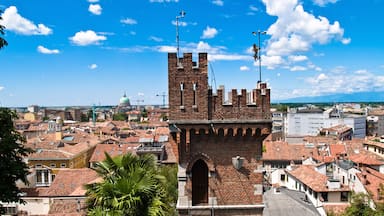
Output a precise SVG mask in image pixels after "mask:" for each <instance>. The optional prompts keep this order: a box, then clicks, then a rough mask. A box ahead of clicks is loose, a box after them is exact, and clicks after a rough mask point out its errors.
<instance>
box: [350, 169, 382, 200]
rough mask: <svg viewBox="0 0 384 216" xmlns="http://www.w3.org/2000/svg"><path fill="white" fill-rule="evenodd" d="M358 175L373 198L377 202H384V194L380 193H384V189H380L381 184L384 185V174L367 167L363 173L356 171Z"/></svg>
mask: <svg viewBox="0 0 384 216" xmlns="http://www.w3.org/2000/svg"><path fill="white" fill-rule="evenodd" d="M356 175H357V177H358V178H359V180H360V181H361V183H362V184H363V186H364V188H365V189H366V190H367V191H369V193H370V194H371V198H372V199H373V200H374V201H375V202H380V203H384V196H383V195H382V194H381V195H380V193H384V192H383V191H380V190H381V187H380V186H383V185H384V174H383V173H380V172H377V171H376V170H374V169H371V168H369V167H366V168H364V169H362V172H361V173H356Z"/></svg>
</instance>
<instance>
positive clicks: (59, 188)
mask: <svg viewBox="0 0 384 216" xmlns="http://www.w3.org/2000/svg"><path fill="white" fill-rule="evenodd" d="M98 178H100V177H99V176H98V175H97V173H96V172H95V171H94V170H92V169H89V168H83V169H61V170H60V171H59V172H58V173H57V174H56V177H55V180H54V181H53V182H52V184H51V186H49V187H48V188H47V189H46V190H44V191H41V192H40V194H39V195H40V196H84V195H85V192H86V190H85V188H84V185H85V184H88V183H90V182H91V181H95V180H96V179H98Z"/></svg>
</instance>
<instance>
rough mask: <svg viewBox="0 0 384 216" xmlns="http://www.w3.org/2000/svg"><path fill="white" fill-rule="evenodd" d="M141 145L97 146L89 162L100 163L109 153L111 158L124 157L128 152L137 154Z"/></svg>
mask: <svg viewBox="0 0 384 216" xmlns="http://www.w3.org/2000/svg"><path fill="white" fill-rule="evenodd" d="M139 145H140V144H139V143H135V144H120V145H119V144H98V145H96V148H95V150H94V151H93V154H92V156H91V159H90V160H89V162H91V163H92V162H100V161H103V160H104V159H105V154H104V152H107V153H108V154H109V155H110V156H111V157H114V156H118V155H123V154H126V153H128V152H130V153H133V154H135V153H136V148H137V147H138V146H139Z"/></svg>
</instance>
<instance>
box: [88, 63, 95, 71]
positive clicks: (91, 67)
mask: <svg viewBox="0 0 384 216" xmlns="http://www.w3.org/2000/svg"><path fill="white" fill-rule="evenodd" d="M88 68H89V69H91V70H94V69H96V68H97V64H91V65H89V66H88Z"/></svg>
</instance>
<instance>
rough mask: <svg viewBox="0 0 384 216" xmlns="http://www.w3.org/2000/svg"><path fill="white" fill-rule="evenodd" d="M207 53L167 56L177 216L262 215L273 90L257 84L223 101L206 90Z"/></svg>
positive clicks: (207, 88) (171, 54) (209, 89)
mask: <svg viewBox="0 0 384 216" xmlns="http://www.w3.org/2000/svg"><path fill="white" fill-rule="evenodd" d="M207 57H208V55H207V53H199V54H198V63H196V62H194V61H193V60H192V53H185V54H184V56H183V57H182V58H178V57H177V55H176V53H169V54H168V85H169V87H168V91H169V94H168V95H169V127H170V133H171V136H170V142H172V143H173V144H174V146H175V147H174V148H175V149H177V152H178V155H177V156H178V164H179V169H178V170H179V171H178V186H179V187H178V188H179V197H178V203H177V209H178V212H179V215H201V214H215V215H261V214H262V211H263V208H264V204H263V198H262V197H263V190H262V183H263V173H262V169H261V167H262V162H261V161H260V158H261V155H262V141H263V140H264V139H265V138H266V137H267V136H268V135H269V134H270V132H271V127H272V121H271V117H270V90H269V89H268V88H267V86H266V84H265V83H258V86H257V88H256V89H253V90H252V94H251V95H253V97H251V98H249V97H247V96H248V95H250V94H249V93H247V91H246V90H245V89H242V90H241V94H238V92H237V90H235V89H234V90H232V91H231V95H232V97H231V100H230V101H229V102H228V103H224V101H225V99H224V95H225V93H224V92H223V90H222V89H218V90H217V92H216V94H213V91H212V89H211V88H210V86H208V58H207Z"/></svg>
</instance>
